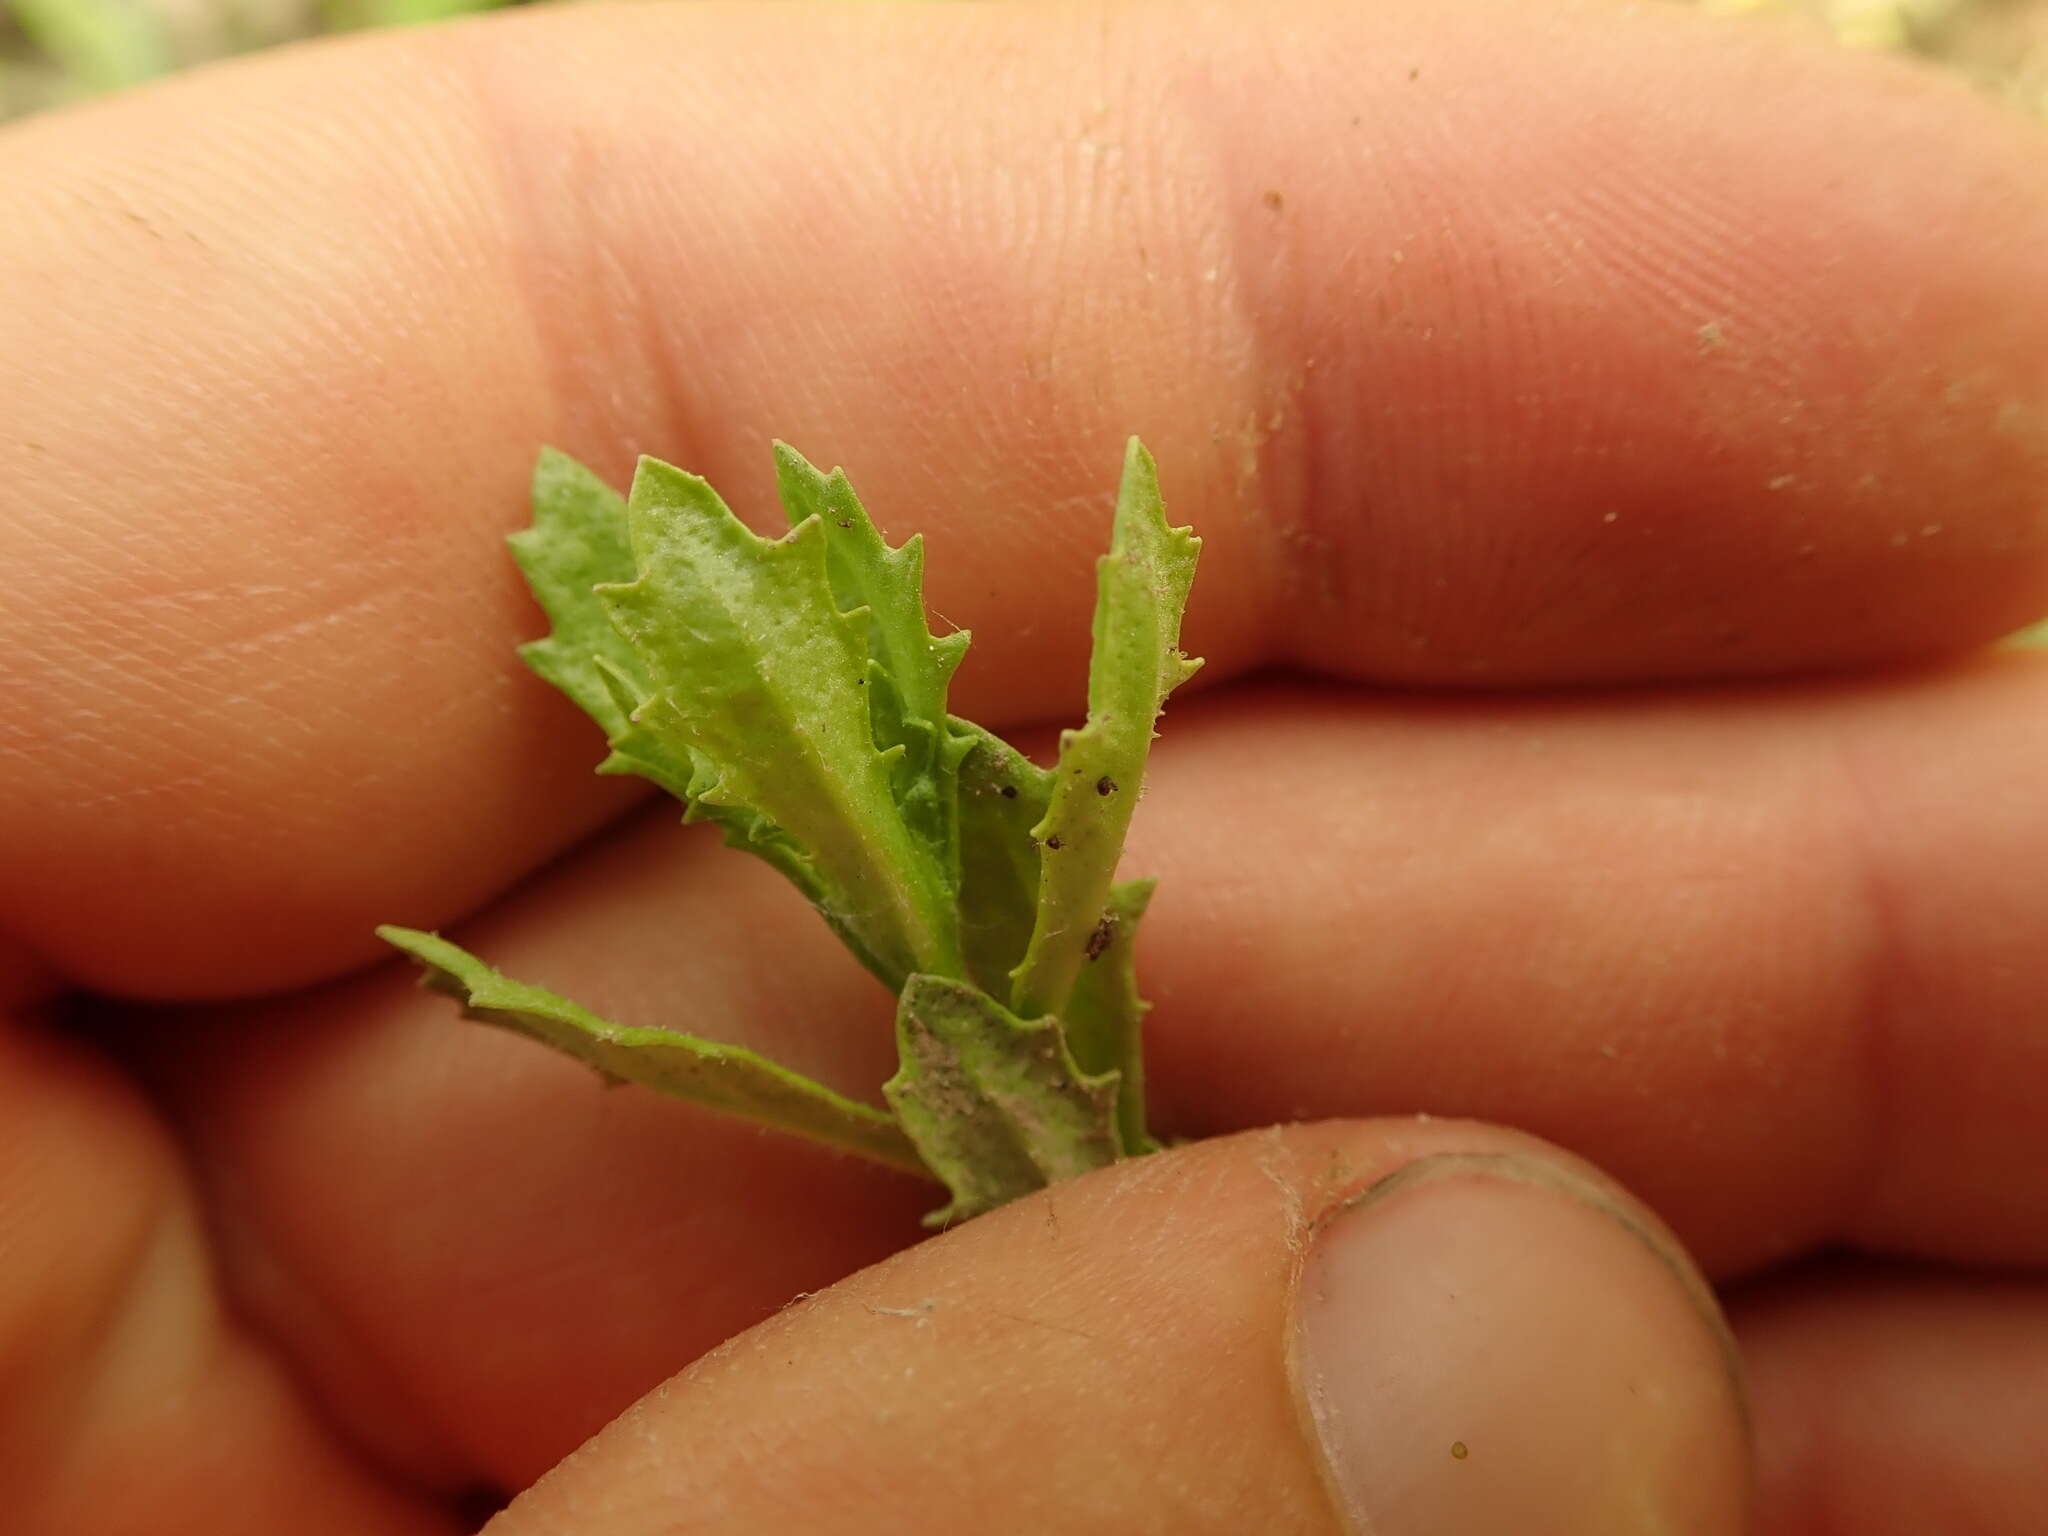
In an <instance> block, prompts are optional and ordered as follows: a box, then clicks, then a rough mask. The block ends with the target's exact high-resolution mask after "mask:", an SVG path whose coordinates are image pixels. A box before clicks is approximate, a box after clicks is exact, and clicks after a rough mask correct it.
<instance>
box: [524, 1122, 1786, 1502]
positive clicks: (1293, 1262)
mask: <svg viewBox="0 0 2048 1536" xmlns="http://www.w3.org/2000/svg"><path fill="white" fill-rule="evenodd" d="M688 1304H689V1299H688V1297H687V1296H679V1297H678V1298H677V1305H679V1306H687V1305H688ZM1748 1475H1749V1473H1748V1453H1747V1440H1746V1431H1745V1423H1744V1417H1743V1409H1742V1398H1741V1392H1740V1389H1739V1387H1738V1385H1737V1380H1736V1376H1735V1368H1734V1355H1733V1350H1732V1345H1731V1344H1730V1341H1729V1338H1728V1334H1727V1332H1726V1330H1725V1328H1724V1327H1723V1325H1722V1323H1721V1320H1720V1316H1719V1314H1718V1312H1717V1311H1716V1310H1715V1308H1714V1304H1713V1301H1712V1298H1711V1295H1710V1293H1709V1292H1708V1291H1707V1288H1706V1286H1705V1284H1704V1283H1703V1282H1702V1281H1701V1280H1700V1278H1699V1276H1698V1274H1697V1273H1696V1272H1695V1271H1694V1270H1693V1268H1692V1266H1691V1264H1690V1262H1689V1261H1688V1260H1687V1259H1686V1258H1685V1257H1684V1256H1683V1254H1682V1253H1681V1252H1680V1250H1679V1249H1678V1247H1677V1245H1676V1243H1675V1242H1674V1241H1673V1240H1672V1238H1671V1237H1670V1235H1669V1234H1668V1233H1667V1232H1665V1231H1664V1229H1663V1228H1662V1227H1661V1226H1660V1225H1658V1224H1657V1222H1656V1221H1655V1219H1654V1218H1652V1217H1650V1216H1649V1215H1648V1214H1647V1213H1646V1212H1644V1211H1643V1210H1642V1209H1641V1208H1640V1207H1639V1206H1637V1205H1636V1204H1635V1203H1634V1202H1633V1201H1631V1200H1630V1199H1629V1197H1628V1196H1626V1195H1625V1194H1623V1193H1622V1192H1621V1191H1620V1190H1619V1189H1617V1188H1616V1187H1615V1186H1614V1185H1613V1184H1612V1183H1611V1182H1609V1181H1607V1180H1606V1179H1604V1178H1603V1177H1601V1176H1600V1175H1599V1174H1597V1173H1595V1172H1594V1171H1592V1170H1591V1169H1589V1168H1588V1167H1587V1166H1586V1165H1584V1164H1582V1163H1579V1162H1577V1161H1575V1160H1573V1159H1571V1158H1569V1157H1567V1156H1566V1155H1565V1154H1563V1153H1560V1152H1557V1151H1556V1150H1554V1149H1552V1148H1549V1147H1546V1146H1544V1145H1543V1144H1541V1143H1538V1142H1535V1141H1533V1140H1531V1139H1530V1138H1527V1137H1523V1136H1519V1135H1515V1134H1513V1133H1511V1132H1507V1131H1502V1130H1497V1129H1493V1128H1489V1127H1483V1126H1475V1125H1469V1124H1459V1123H1455V1122H1444V1121H1436V1122H1416V1121H1379V1122H1353V1123H1340V1124H1329V1125H1318V1126H1296V1127H1290V1128H1287V1129H1284V1130H1274V1131H1267V1132H1260V1133H1256V1134H1253V1135H1247V1136H1238V1137H1232V1138H1229V1139H1227V1140H1222V1141H1215V1142H1205V1143H1201V1144H1199V1145H1196V1146H1191V1147H1186V1148H1183V1149H1180V1150H1177V1151H1173V1152H1168V1153H1162V1154H1160V1155H1157V1156H1154V1157H1148V1158H1144V1159H1140V1160H1137V1161H1135V1162H1131V1163H1126V1164H1121V1165H1119V1166H1117V1167H1115V1168H1112V1169H1108V1170H1105V1171H1104V1172H1102V1173H1099V1174H1096V1175H1093V1176H1091V1177H1089V1178H1087V1179H1083V1180H1080V1181H1078V1182H1076V1183H1073V1184H1069V1185H1063V1186H1061V1187H1060V1188H1058V1189H1056V1190H1053V1191H1050V1192H1048V1193H1045V1194H1042V1195H1039V1196H1037V1197H1034V1198H1033V1199H1030V1200H1026V1201H1020V1202H1018V1203H1017V1204H1016V1205H1013V1206H1010V1207H1008V1208H1006V1209H1004V1210H1001V1211H998V1212H995V1213H993V1214H991V1215H988V1216H985V1217H982V1218H980V1219H979V1220H976V1221H973V1222H970V1223H968V1224H967V1225H966V1226H964V1227H961V1228H959V1229H957V1230H955V1231H952V1232H949V1233H947V1234H946V1235H945V1236H943V1237H940V1238H938V1239H936V1240H934V1241H932V1242H928V1243H924V1244H921V1245H919V1246H918V1247H915V1248H912V1249H909V1250H907V1251H906V1252H903V1253H900V1254H898V1255H896V1256H895V1257H893V1258H891V1259H889V1260H888V1261H886V1262H884V1263H882V1264H878V1265H876V1266H875V1267H874V1268H872V1269H868V1270H865V1271H863V1272H862V1273H860V1274H857V1275H854V1276H853V1277H851V1278H850V1279H848V1280H845V1281H843V1282H842V1283H840V1284H839V1285H837V1286H834V1287H833V1288H832V1289H831V1290H829V1291H824V1292H821V1293H819V1294H817V1295H815V1296H811V1297H808V1298H806V1299H805V1300H803V1301H802V1302H800V1303H799V1304H797V1305H794V1306H792V1307H790V1308H789V1309H787V1310H786V1311H784V1312H783V1313H781V1314H780V1315H779V1316H777V1317H775V1318H773V1319H772V1320H770V1321H769V1322H767V1323H764V1324H762V1325H761V1326H760V1327H758V1328H755V1329H753V1330H752V1331H750V1332H748V1333H746V1334H743V1335H741V1336H740V1337H739V1338H737V1339H735V1340H733V1341H732V1342H730V1343H729V1344H727V1345H725V1346H724V1347H722V1348H720V1349H719V1350H717V1351H715V1352H714V1353H712V1354H711V1355H709V1356H707V1357H705V1358H704V1359H702V1360H700V1361H698V1362H697V1363H696V1364H695V1365H694V1366H692V1367H691V1368H690V1369H688V1370H686V1371H684V1372H683V1373H682V1374H681V1375H680V1376H678V1377H676V1378H675V1379H674V1380H673V1381H671V1382H670V1383H668V1384H667V1385H666V1386H663V1387H661V1388H659V1389H657V1390H656V1391H655V1392H654V1393H652V1394H651V1395H650V1396H648V1397H647V1398H645V1399H643V1400H642V1401H641V1402H640V1403H639V1404H637V1405H636V1406H635V1407H634V1408H632V1409H631V1410H629V1411H628V1412H627V1413H626V1414H625V1415H624V1416H623V1417H622V1418H620V1419H619V1420H617V1421H616V1422H615V1423H613V1424H612V1425H611V1426H609V1427H608V1428H607V1429H606V1430H604V1431H603V1432H602V1433H600V1434H599V1435H598V1436H597V1437H596V1438H595V1439H594V1440H592V1441H591V1442H590V1443H589V1444H588V1445H587V1446H585V1447H584V1448H583V1449H582V1450H581V1451H579V1452H577V1453H576V1454H575V1455H574V1456H572V1457H570V1458H569V1460H567V1461H566V1462H564V1463H563V1464H562V1465H561V1466H559V1467H558V1468H556V1469H555V1470H554V1471H553V1472H552V1473H550V1474H549V1475H548V1476H547V1477H546V1478H544V1479H543V1480H542V1481H541V1482H540V1483H539V1484H538V1485H536V1486H535V1487H534V1488H533V1489H532V1490H530V1491H529V1492H528V1493H527V1494H526V1495H525V1496H523V1497H522V1498H521V1499H520V1500H519V1501H518V1502H517V1503H515V1504H514V1505H513V1506H512V1507H511V1508H510V1509H509V1510H507V1511H506V1512H505V1513H504V1514H503V1515H501V1516H500V1517H499V1520H498V1521H497V1523H495V1524H494V1525H493V1526H492V1527H491V1536H570V1533H574V1536H652V1533H656V1532H680V1531H689V1532H692V1533H697V1532H704V1533H712V1532H748V1533H760V1532H767V1531H804V1532H815V1533H821V1536H854V1533H869V1532H873V1533H881V1532H890V1533H897V1532H902V1531H904V1530H914V1531H933V1532H938V1531H946V1532H954V1531H965V1532H974V1533H976V1536H994V1533H1002V1532H1013V1531H1014V1532H1034V1533H1037V1532H1046V1531H1059V1532H1062V1533H1090V1532H1103V1533H1109V1532H1114V1533H1116V1536H1138V1533H1145V1532H1160V1533H1166V1532H1172V1533H1175V1536H1188V1533H1207V1532H1216V1533H1219V1536H1220V1533H1226V1532H1227V1533H1231V1536H1237V1533H1241V1532H1244V1531H1248V1530H1257V1531H1260V1532H1273V1533H1291V1532H1301V1533H1315V1536H1338V1533H1342V1532H1353V1533H1364V1532H1371V1533H1372V1536H1406V1533H1409V1532H1441V1531H1457V1532H1460V1533H1462V1536H1483V1533H1490V1532H1495V1531H1500V1532H1509V1531H1512V1532H1514V1533H1515V1536H1542V1533H1549V1532H1558V1533H1564V1532H1569V1533H1573V1536H1600V1533H1604V1532H1617V1533H1618V1532H1629V1533H1640V1532H1644V1531H1656V1532H1659V1533H1660V1536H1676V1533H1686V1536H1692V1533H1699V1536H1706V1533H1721V1532H1736V1531H1740V1530H1741V1529H1742V1528H1743V1525H1744V1520H1745V1515H1746V1511H1747V1507H1748Z"/></svg>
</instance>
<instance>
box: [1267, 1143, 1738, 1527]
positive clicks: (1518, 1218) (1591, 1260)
mask: <svg viewBox="0 0 2048 1536" xmlns="http://www.w3.org/2000/svg"><path fill="white" fill-rule="evenodd" d="M1295 1305H1296V1313H1295V1339H1294V1346H1295V1359H1294V1365H1295V1375H1296V1380H1297V1383H1298V1386H1299V1389H1300V1392H1301V1395H1302V1398H1303V1407H1304V1410H1305V1413H1306V1416H1307V1418H1308V1419H1309V1421H1310V1422H1311V1423H1312V1424H1313V1425H1314V1429H1315V1433H1316V1436H1317V1439H1318V1440H1319V1441H1320V1444H1321V1449H1322V1455H1323V1463H1324V1471H1325V1475H1326V1478H1327V1480H1328V1482H1329V1485H1330V1489H1331V1492H1332V1495H1333V1497H1334V1499H1335V1501H1336V1503H1337V1504H1338V1506H1339V1508H1340V1509H1341V1510H1342V1511H1343V1513H1344V1514H1345V1515H1346V1517H1348V1519H1349V1520H1350V1521H1351V1523H1352V1526H1353V1528H1354V1529H1355V1530H1356V1531H1358V1532H1359V1533H1361V1536H1422V1533H1425V1532H1428V1533H1436V1532H1447V1531H1456V1532H1458V1533H1460V1536H1491V1533H1493V1532H1503V1533H1505V1532H1513V1533H1514V1536H1550V1533H1557V1536H1564V1533H1571V1536H1606V1533H1609V1532H1613V1533H1616V1536H1619V1533H1622V1532H1627V1533H1630V1536H1644V1533H1655V1536H1679V1533H1683V1536H1706V1533H1714V1536H1723V1533H1732V1532H1739V1531H1741V1530H1743V1529H1744V1526H1745V1521H1746V1518H1747V1512H1748V1497H1747V1495H1748V1477H1749V1463H1748V1435H1747V1425H1746V1422H1745V1417H1744V1410H1743V1405H1742V1396H1741V1388H1740V1386H1739V1384H1738V1379H1737V1376H1736V1373H1735V1368H1734V1365H1733V1350H1732V1346H1731V1345H1730V1343H1729V1340H1728V1335H1727V1332H1726V1328H1725V1326H1724V1325H1723V1324H1722V1323H1721V1320H1720V1314H1719V1312H1718V1311H1717V1310H1715V1307H1714V1303H1713V1299H1712V1295H1711V1293H1710V1292H1709V1291H1708V1289H1707V1287H1706V1285H1705V1283H1704V1282H1703V1281H1702V1280H1701V1279H1700V1278H1699V1275H1698V1273H1697V1271H1695V1270H1694V1269H1693V1268H1692V1265H1691V1262H1690V1261H1689V1260H1688V1259H1687V1258H1686V1257H1685V1256H1684V1254H1683V1253H1682V1251H1680V1250H1679V1249H1678V1247H1677V1245H1676V1244H1675V1243H1674V1242H1673V1241H1672V1240H1671V1239H1670V1238H1669V1237H1668V1236H1667V1235H1666V1234H1664V1233H1663V1232H1662V1230H1661V1229H1660V1228H1657V1227H1656V1226H1655V1225H1654V1223H1652V1222H1650V1221H1648V1220H1647V1219H1646V1218H1643V1217H1641V1216H1640V1215H1638V1214H1637V1213H1635V1212H1633V1211H1632V1210H1630V1209H1629V1208H1628V1207H1627V1206H1626V1205H1625V1204H1624V1203H1623V1202H1621V1201H1620V1200H1619V1199H1617V1198H1616V1197H1614V1196H1612V1195H1611V1194H1609V1193H1608V1192H1607V1191H1606V1190H1604V1189H1603V1188H1601V1187H1600V1186H1598V1185H1597V1184H1594V1183H1593V1182H1591V1181H1590V1180H1587V1179H1584V1178H1582V1177H1581V1176H1580V1175H1578V1174H1577V1173H1575V1172H1573V1171H1572V1170H1571V1169H1569V1168H1568V1167H1566V1166H1564V1165H1562V1164H1556V1165H1553V1164H1549V1163H1545V1162H1542V1161H1540V1160H1538V1159H1534V1158H1518V1157H1508V1156H1501V1155H1486V1154H1472V1155H1445V1156H1438V1157H1431V1158H1425V1159H1422V1160H1421V1161H1418V1162H1415V1163H1411V1164H1409V1165H1407V1166H1406V1167H1404V1168H1402V1169H1400V1170H1399V1171H1398V1172H1396V1173H1394V1174H1391V1175H1389V1176H1388V1177H1387V1178H1386V1179H1384V1180H1382V1181H1381V1182H1380V1183H1379V1184H1377V1185H1375V1186H1374V1187H1373V1188H1372V1189H1370V1190H1368V1191H1367V1192H1366V1193H1365V1194H1364V1195H1362V1196H1360V1197H1359V1198H1358V1199H1357V1200H1355V1201H1353V1202H1351V1203H1350V1204H1348V1205H1346V1206H1344V1207H1342V1208H1341V1209H1339V1210H1338V1211H1336V1212H1334V1213H1333V1214H1332V1215H1331V1216H1330V1217H1328V1218H1326V1219H1325V1220H1324V1221H1323V1222H1322V1223H1321V1224H1320V1225H1319V1226H1318V1228H1317V1230H1316V1233H1315V1235H1314V1237H1313V1240H1312V1242H1311V1246H1310V1249H1309V1252H1308V1255H1307V1258H1306V1261H1305V1263H1304V1267H1303V1271H1302V1277H1301V1283H1300V1287H1299V1289H1298V1291H1297V1293H1296V1303H1295Z"/></svg>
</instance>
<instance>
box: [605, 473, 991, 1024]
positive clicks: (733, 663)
mask: <svg viewBox="0 0 2048 1536" xmlns="http://www.w3.org/2000/svg"><path fill="white" fill-rule="evenodd" d="M626 519H627V527H628V530H629V533H630V536H631V539H632V548H633V557H634V562H635V565H636V567H637V569H638V573H639V574H638V575H637V577H636V578H635V579H634V580H633V581H631V582H628V583H623V584H607V585H604V586H601V587H600V588H599V589H598V596H599V600H600V601H601V602H602V603H603V604H604V606H605V608H606V610H607V611H608V612H609V613H610V615H611V617H612V622H613V623H614V624H615V625H617V627H618V629H619V632H620V633H621V634H623V635H624V636H625V637H626V638H627V639H628V640H629V641H630V642H631V643H632V645H633V648H634V651H635V653H636V654H637V656H638V658H639V660H640V661H641V662H642V664H644V666H645V668H646V673H647V677H648V681H649V683H650V684H651V686H652V688H653V690H654V693H653V696H652V698H650V699H649V700H648V701H647V702H646V703H645V704H643V705H642V706H641V707H640V708H639V709H638V710H637V711H636V720H637V722H638V723H639V724H640V725H642V726H644V727H645V728H646V729H647V731H648V733H649V735H650V736H651V737H652V738H653V739H654V740H655V741H658V742H659V743H660V744H661V745H662V747H663V748H664V749H665V750H666V751H667V752H668V754H669V755H670V756H671V757H672V758H678V757H679V758H687V759H688V760H689V761H690V763H691V764H692V766H693V773H692V777H691V779H690V782H689V795H690V799H691V802H692V804H693V805H695V806H697V807H700V808H701V809H702V810H703V812H704V814H709V815H714V816H716V817H717V818H718V819H720V820H721V821H724V822H726V823H727V825H728V826H737V827H739V828H741V829H742V836H743V837H745V838H746V839H748V840H749V845H750V846H752V845H754V844H759V843H768V844H776V845H780V846H782V847H784V848H785V849H787V850H792V851H793V853H794V855H795V856H796V857H799V858H800V859H801V862H802V865H803V867H804V868H805V870H807V871H808V873H809V876H810V879H811V883H810V885H809V886H808V888H807V890H806V894H807V895H809V896H811V898H812V900H813V901H814V902H816V903H817V905H818V906H819V908H820V910H821V911H823V912H824V913H825V915H826V917H827V918H828V919H829V920H830V921H831V922H832V923H833V925H834V927H835V928H837V929H839V930H840V931H841V932H842V933H843V934H845V935H847V936H848V937H849V938H850V939H851V940H852V942H853V943H854V947H855V949H856V952H857V953H859V954H860V955H861V957H862V958H863V960H864V961H865V962H866V963H867V964H868V965H869V967H870V968H871V969H872V970H874V971H875V973H876V974H877V975H878V976H880V977H881V978H882V979H883V981H884V982H886V983H887V984H888V985H889V987H890V989H891V990H892V991H894V990H897V989H899V988H900V987H901V985H902V982H903V978H904V977H906V976H908V975H909V974H910V973H911V972H913V971H917V970H934V971H948V972H950V971H955V970H957V969H958V967H959V964H960V960H959V937H958V923H957V918H956V916H955V913H954V910H953V902H952V894H951V883H952V882H951V880H950V878H949V877H948V873H947V871H946V870H945V868H944V867H942V866H940V865H938V864H936V863H935V862H934V861H933V859H932V858H931V857H930V854H929V851H928V850H927V849H926V848H925V847H924V846H923V845H922V844H921V843H920V842H919V841H918V840H917V839H916V838H915V837H913V836H912V834H911V832H910V830H909V828H908V827H907V825H906V824H905V822H904V818H903V815H902V812H901V810H900V808H899V807H898V805H897V803H896V799H895V796H894V793H893V790H892V784H891V773H892V769H893V765H894V760H895V758H896V757H897V756H899V755H900V754H901V752H902V748H901V747H900V746H895V747H891V748H890V749H889V751H888V752H886V753H885V752H882V751H879V750H877V748H876V746H875V743H874V741H873V739H872V736H871V734H870V731H871V728H870V724H869V712H868V704H867V690H868V681H867V673H868V654H867V631H868V624H869V616H868V614H866V613H865V612H859V611H856V612H854V613H841V612H840V611H839V610H838V608H837V606H836V603H835V601H834V598H833V595H832V591H831V586H830V583H829V581H828V579H827V576H826V569H825V539H824V534H823V527H822V525H821V523H820V522H819V521H818V520H816V519H812V520H809V521H807V522H805V523H804V524H803V525H802V526H801V527H799V528H797V529H795V530H794V531H792V532H791V533H789V534H788V535H787V536H785V537H784V538H782V539H779V540H770V539H763V538H760V537H759V536H757V535H755V534H754V533H752V532H750V531H749V530H748V529H747V528H746V527H745V526H744V525H742V524H741V523H740V521H739V519H738V518H736V517H734V516H733V515H732V513H731V512H730V511H729V510H728V509H727V508H726V505H725V503H724V502H722V501H720V500H719V499H718V496H717V495H716V493H715V492H713V491H712V489H711V487H710V486H708V485H706V484H705V483H704V481H702V480H700V479H699V478H697V477H696V476H695V475H689V474H685V473H684V472H683V471H681V470H679V469H675V468H673V467H671V466H669V465H666V464H662V463H659V462H658V461H655V460H652V459H646V460H642V461H641V466H640V472H639V473H638V475H636V476H635V477H634V481H633V490H632V494H631V496H630V497H629V498H628V501H627V510H626ZM757 851H758V850H757Z"/></svg>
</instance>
